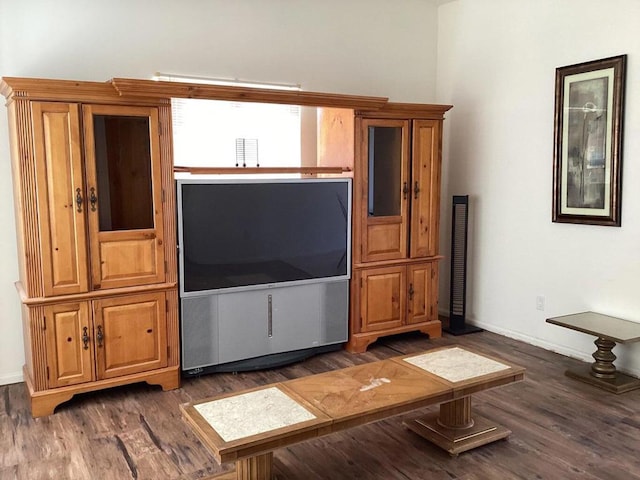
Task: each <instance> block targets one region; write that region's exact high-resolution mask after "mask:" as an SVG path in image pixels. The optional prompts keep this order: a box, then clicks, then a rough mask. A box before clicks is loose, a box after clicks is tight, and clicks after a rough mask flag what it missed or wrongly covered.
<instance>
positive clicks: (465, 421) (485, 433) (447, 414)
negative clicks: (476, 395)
mask: <svg viewBox="0 0 640 480" xmlns="http://www.w3.org/2000/svg"><path fill="white" fill-rule="evenodd" d="M404 424H405V425H406V426H407V427H408V428H409V429H410V430H412V431H414V432H415V433H417V434H418V435H420V436H421V437H423V438H425V439H427V440H429V441H430V442H432V443H434V444H436V445H437V446H439V447H440V448H442V449H444V450H446V451H447V452H449V453H450V454H451V455H458V454H459V453H462V452H466V451H467V450H471V449H472V448H476V447H480V446H482V445H486V444H487V443H491V442H495V441H496V440H501V439H503V438H506V437H508V436H509V435H510V434H511V430H508V429H506V428H504V427H502V426H500V425H496V424H494V423H492V422H490V421H489V420H487V419H486V418H484V417H482V416H480V415H473V416H471V397H463V398H461V399H458V400H453V401H451V402H446V403H443V404H441V405H440V411H439V412H434V413H431V414H428V415H424V416H421V417H417V418H413V419H410V420H407V421H405V422H404Z"/></svg>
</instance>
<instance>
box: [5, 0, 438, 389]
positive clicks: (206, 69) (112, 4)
mask: <svg viewBox="0 0 640 480" xmlns="http://www.w3.org/2000/svg"><path fill="white" fill-rule="evenodd" d="M436 9H437V7H436V4H435V3H432V2H430V1H425V0H394V1H389V0H349V1H344V0H322V1H318V0H243V1H241V2H240V1H229V0H183V1H180V2H178V1H175V0H137V1H131V0H99V1H92V2H86V1H82V0H58V1H55V2H52V1H49V0H20V1H15V0H0V76H28V77H46V78H65V79H75V80H96V81H105V80H108V79H110V78H113V77H130V78H150V76H151V75H152V74H153V73H155V72H157V71H160V72H164V73H180V74H186V75H197V76H216V77H231V78H241V79H246V80H254V81H263V82H285V83H300V84H301V85H302V86H303V88H304V89H305V90H312V91H321V92H335V93H351V94H359V95H377V96H384V97H391V99H392V100H394V101H407V102H434V101H435V59H436V38H437V30H436V21H437V10H436ZM7 139H8V133H7V120H6V115H4V114H2V115H0V264H1V265H2V268H0V329H1V332H2V334H0V384H3V383H11V382H15V381H20V380H21V378H22V377H21V367H22V364H23V363H24V357H23V347H22V327H21V322H20V319H19V302H18V300H17V295H16V293H15V289H14V286H13V282H14V281H15V280H17V277H18V273H17V261H16V241H15V228H14V226H13V225H14V217H13V198H12V194H11V191H12V187H11V179H10V164H9V147H8V145H7Z"/></svg>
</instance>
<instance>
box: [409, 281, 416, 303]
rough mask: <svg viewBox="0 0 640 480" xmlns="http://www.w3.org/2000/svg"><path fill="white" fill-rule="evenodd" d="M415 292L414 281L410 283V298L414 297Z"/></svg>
mask: <svg viewBox="0 0 640 480" xmlns="http://www.w3.org/2000/svg"><path fill="white" fill-rule="evenodd" d="M414 293H415V290H414V289H413V283H410V284H409V300H412V299H413V294H414Z"/></svg>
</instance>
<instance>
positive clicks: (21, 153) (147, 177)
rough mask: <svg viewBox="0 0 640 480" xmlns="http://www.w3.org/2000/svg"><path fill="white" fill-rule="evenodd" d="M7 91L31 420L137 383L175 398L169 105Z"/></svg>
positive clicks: (39, 87) (80, 88)
mask: <svg viewBox="0 0 640 480" xmlns="http://www.w3.org/2000/svg"><path fill="white" fill-rule="evenodd" d="M0 88H1V90H2V93H4V94H5V96H6V97H7V99H8V102H7V106H8V111H9V123H10V134H11V148H12V167H13V175H14V193H15V205H16V218H17V220H18V236H19V239H18V240H19V241H18V244H19V258H20V281H19V282H18V284H17V285H18V290H19V292H20V295H21V298H22V302H23V325H24V331H25V357H26V365H25V369H24V374H25V380H26V383H27V386H28V388H29V394H30V397H31V406H32V414H33V415H34V416H40V415H46V414H49V413H52V412H53V410H54V409H55V407H56V406H57V405H58V404H59V403H61V402H63V401H65V400H68V399H69V398H71V397H72V396H73V395H74V394H76V393H81V392H85V391H91V390H97V389H101V388H106V387H110V386H115V385H122V384H126V383H132V382H137V381H147V382H148V383H153V384H160V385H162V387H163V388H164V389H171V388H176V387H177V386H178V385H179V378H180V377H179V347H178V333H177V332H178V314H177V303H178V301H177V287H176V285H177V271H176V270H177V269H176V265H175V259H174V258H172V257H175V251H176V241H175V200H174V198H173V172H172V170H173V165H172V160H171V138H170V132H171V130H170V127H169V125H170V103H169V100H168V99H150V98H145V99H144V100H141V99H139V98H124V97H121V96H119V95H118V94H117V92H115V90H114V89H113V88H112V87H111V86H109V85H108V84H101V83H92V82H67V81H55V80H32V79H3V82H2V84H1V85H0ZM163 120H164V124H165V128H164V131H163V130H162V128H161V124H162V122H163Z"/></svg>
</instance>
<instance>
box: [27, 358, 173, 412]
mask: <svg viewBox="0 0 640 480" xmlns="http://www.w3.org/2000/svg"><path fill="white" fill-rule="evenodd" d="M23 371H24V379H25V384H26V387H27V391H28V393H29V399H30V401H31V415H32V416H33V417H34V418H35V417H45V416H47V415H51V414H53V412H54V410H55V409H56V407H57V406H58V405H60V404H62V403H64V402H66V401H68V400H71V398H72V397H73V396H74V395H76V394H78V393H86V392H93V391H96V390H103V389H105V388H110V387H117V386H120V385H128V384H132V383H138V382H147V383H148V384H149V385H160V386H161V387H162V390H164V391H167V390H174V389H176V388H179V387H180V368H179V367H178V366H175V367H167V368H162V369H159V370H154V371H152V372H143V373H136V374H134V375H127V376H124V377H118V378H111V379H107V380H98V381H96V382H88V383H86V384H81V385H73V386H69V387H60V388H52V389H48V390H41V391H35V390H34V388H33V383H32V382H31V377H30V375H29V372H28V371H27V369H26V368H24V369H23Z"/></svg>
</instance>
